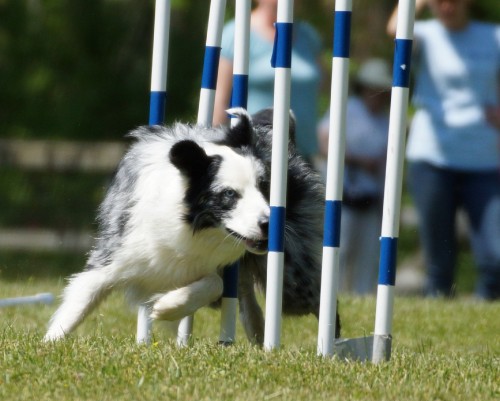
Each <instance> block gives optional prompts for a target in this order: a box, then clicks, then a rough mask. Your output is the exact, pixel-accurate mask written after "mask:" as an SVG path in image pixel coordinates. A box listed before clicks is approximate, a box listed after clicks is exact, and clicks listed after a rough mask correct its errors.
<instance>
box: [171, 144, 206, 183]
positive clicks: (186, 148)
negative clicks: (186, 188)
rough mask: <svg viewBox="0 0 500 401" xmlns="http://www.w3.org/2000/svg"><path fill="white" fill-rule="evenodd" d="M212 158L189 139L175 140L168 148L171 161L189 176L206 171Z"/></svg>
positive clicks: (199, 174)
mask: <svg viewBox="0 0 500 401" xmlns="http://www.w3.org/2000/svg"><path fill="white" fill-rule="evenodd" d="M213 160H214V158H213V157H210V156H208V155H207V154H206V153H205V150H204V149H203V148H202V147H201V146H200V145H198V144H197V143H196V142H194V141H191V140H184V141H180V142H177V143H176V144H175V145H174V146H172V149H170V161H171V163H172V164H173V165H174V166H175V167H177V168H178V169H179V170H180V171H181V173H183V174H184V175H185V176H187V177H189V178H193V177H197V176H201V175H203V174H204V173H206V171H207V169H208V167H209V166H210V163H212V161H213Z"/></svg>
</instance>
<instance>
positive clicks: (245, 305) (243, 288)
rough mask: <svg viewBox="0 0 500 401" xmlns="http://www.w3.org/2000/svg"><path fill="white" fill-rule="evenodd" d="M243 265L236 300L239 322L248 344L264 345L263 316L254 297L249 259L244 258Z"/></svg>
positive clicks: (253, 282) (253, 284) (253, 283)
mask: <svg viewBox="0 0 500 401" xmlns="http://www.w3.org/2000/svg"><path fill="white" fill-rule="evenodd" d="M244 260H245V262H246V263H245V264H243V262H242V267H241V268H240V272H239V281H238V299H239V303H240V321H241V323H242V325H243V327H244V329H245V333H246V335H247V338H248V340H249V341H250V342H252V343H254V344H258V345H262V344H263V343H264V315H263V314H262V309H261V307H260V305H259V303H258V302H257V298H256V296H255V280H254V277H253V274H252V272H251V269H250V265H249V264H250V263H252V261H250V258H249V257H248V255H247V256H246V257H245V258H244Z"/></svg>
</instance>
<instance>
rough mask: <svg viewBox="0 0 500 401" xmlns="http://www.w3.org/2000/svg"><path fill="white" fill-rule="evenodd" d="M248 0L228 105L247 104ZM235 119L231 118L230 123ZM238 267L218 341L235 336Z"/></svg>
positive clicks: (239, 25) (230, 276)
mask: <svg viewBox="0 0 500 401" xmlns="http://www.w3.org/2000/svg"><path fill="white" fill-rule="evenodd" d="M250 12H251V0H236V9H235V33H234V61H233V89H232V96H231V108H233V107H243V108H245V109H246V108H247V95H248V52H249V47H250ZM236 123H237V120H236V119H234V118H232V119H231V125H234V124H236ZM238 268H239V264H238V263H234V264H233V265H231V266H227V267H225V268H224V272H223V280H224V292H223V294H222V304H221V321H220V335H219V343H221V344H225V345H228V344H232V343H233V342H234V341H235V339H236V315H237V308H238Z"/></svg>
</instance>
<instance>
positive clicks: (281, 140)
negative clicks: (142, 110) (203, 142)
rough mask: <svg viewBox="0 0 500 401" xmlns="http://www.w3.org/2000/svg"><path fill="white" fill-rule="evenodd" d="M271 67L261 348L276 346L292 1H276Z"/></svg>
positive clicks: (284, 204)
mask: <svg viewBox="0 0 500 401" xmlns="http://www.w3.org/2000/svg"><path fill="white" fill-rule="evenodd" d="M275 27H276V33H275V38H274V49H273V57H272V61H271V64H272V66H273V68H274V69H275V75H274V76H275V78H274V113H273V144H272V159H271V194H270V207H271V215H270V218H269V240H268V243H269V245H268V246H269V252H268V257H267V284H266V322H265V330H264V349H265V350H266V351H270V350H273V349H275V348H277V347H279V345H280V336H281V312H282V296H283V269H284V241H285V214H286V180H287V168H288V130H289V116H290V86H291V66H292V34H293V0H278V14H277V22H276V25H275Z"/></svg>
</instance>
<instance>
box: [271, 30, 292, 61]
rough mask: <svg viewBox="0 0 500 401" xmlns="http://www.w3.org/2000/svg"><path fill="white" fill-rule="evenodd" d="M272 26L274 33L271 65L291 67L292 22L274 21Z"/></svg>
mask: <svg viewBox="0 0 500 401" xmlns="http://www.w3.org/2000/svg"><path fill="white" fill-rule="evenodd" d="M274 26H275V27H276V33H275V34H274V47H273V55H272V57H271V66H272V67H273V68H291V67H292V37H293V22H276V23H275V24H274Z"/></svg>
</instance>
